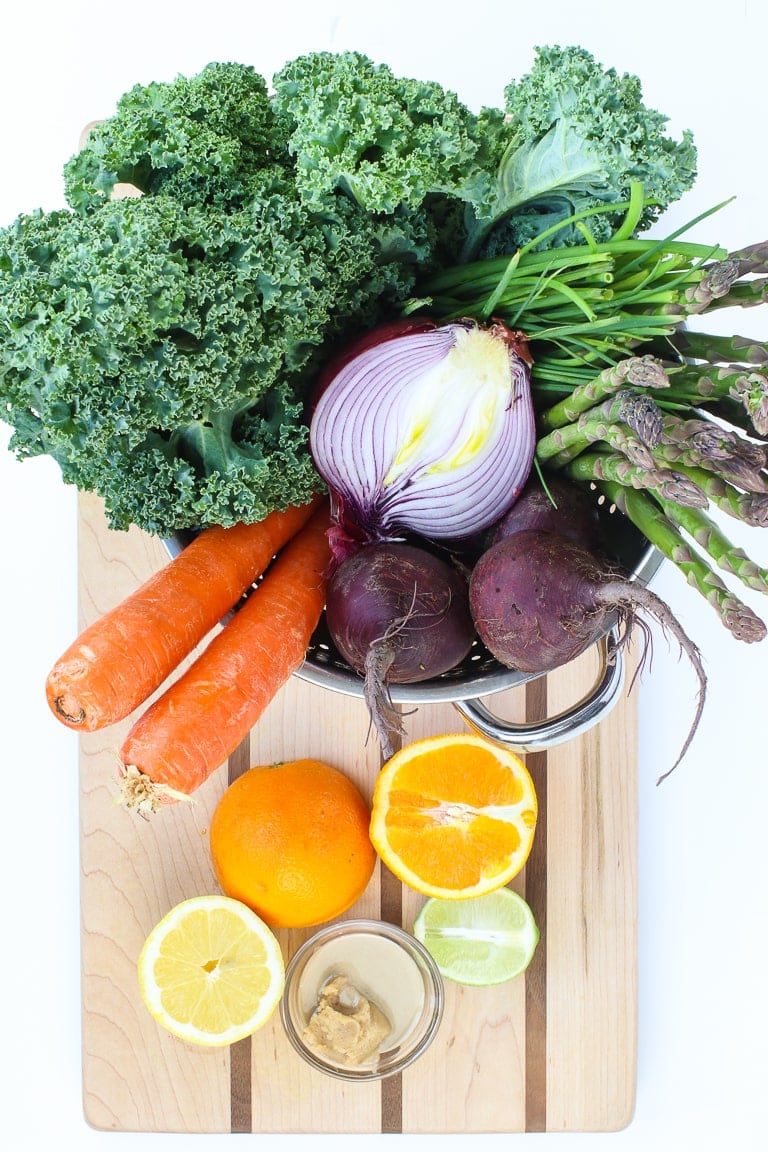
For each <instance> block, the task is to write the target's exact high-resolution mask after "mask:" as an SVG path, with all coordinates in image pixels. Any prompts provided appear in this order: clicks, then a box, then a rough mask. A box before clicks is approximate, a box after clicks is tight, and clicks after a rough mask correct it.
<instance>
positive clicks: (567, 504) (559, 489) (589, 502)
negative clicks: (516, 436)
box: [487, 472, 601, 550]
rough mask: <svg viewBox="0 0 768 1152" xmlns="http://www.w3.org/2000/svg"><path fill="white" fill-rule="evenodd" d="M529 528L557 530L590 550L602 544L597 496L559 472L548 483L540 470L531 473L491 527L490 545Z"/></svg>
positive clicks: (488, 543) (488, 539) (488, 541)
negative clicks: (513, 500)
mask: <svg viewBox="0 0 768 1152" xmlns="http://www.w3.org/2000/svg"><path fill="white" fill-rule="evenodd" d="M528 528H535V529H537V530H538V531H542V532H556V533H558V534H559V535H560V536H565V537H567V538H568V539H570V540H575V541H577V543H580V544H583V545H584V546H585V547H586V548H589V549H590V550H592V549H596V548H598V547H599V546H600V544H601V531H600V515H599V513H598V510H597V500H596V499H593V498H592V494H591V493H590V492H589V490H588V489H587V488H585V487H584V486H583V485H581V484H576V483H575V482H569V481H567V480H563V479H560V478H559V477H557V476H552V477H547V481H546V487H545V486H544V484H543V483H542V481H541V479H540V477H539V476H538V474H537V473H535V472H534V473H531V476H530V478H529V480H528V482H527V484H526V486H525V488H524V489H523V491H522V492H521V493H520V495H519V496H518V498H517V500H516V501H515V503H514V504H513V505H512V507H511V508H510V509H509V511H508V512H506V513H505V515H504V516H502V518H501V520H498V521H497V522H496V524H495V525H493V527H492V528H491V529H490V531H489V533H488V538H487V545H488V546H489V547H490V545H491V544H496V543H498V541H499V540H503V539H504V538H505V537H506V536H512V535H514V533H515V532H522V531H524V530H525V529H528Z"/></svg>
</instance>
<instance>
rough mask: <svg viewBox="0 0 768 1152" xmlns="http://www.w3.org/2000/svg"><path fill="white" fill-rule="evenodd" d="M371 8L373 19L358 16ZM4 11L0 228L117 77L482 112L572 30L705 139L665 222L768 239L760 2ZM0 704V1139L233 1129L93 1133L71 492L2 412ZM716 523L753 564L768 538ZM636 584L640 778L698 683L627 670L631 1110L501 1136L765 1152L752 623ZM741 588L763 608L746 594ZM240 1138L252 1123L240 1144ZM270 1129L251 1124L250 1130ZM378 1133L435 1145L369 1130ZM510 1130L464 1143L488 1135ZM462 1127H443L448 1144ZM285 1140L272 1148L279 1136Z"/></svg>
mask: <svg viewBox="0 0 768 1152" xmlns="http://www.w3.org/2000/svg"><path fill="white" fill-rule="evenodd" d="M364 8H366V10H367V11H369V12H370V15H366V14H365V13H364V12H363V9H364ZM12 10H13V11H18V12H23V14H22V15H10V16H9V15H8V12H7V8H6V10H5V13H4V15H3V16H2V17H0V28H1V29H2V32H3V54H2V55H3V60H2V67H1V68H0V143H1V147H0V156H2V179H1V180H0V224H7V223H10V222H11V221H12V220H13V219H14V217H15V216H16V215H17V214H18V213H19V212H22V211H28V210H31V209H32V208H34V207H37V206H42V207H43V208H46V209H52V208H56V207H60V206H62V204H63V198H62V188H61V166H62V164H63V163H64V161H65V160H66V159H67V158H68V157H69V155H70V154H71V153H72V152H73V151H74V150H75V147H76V142H77V139H78V134H79V132H80V130H81V128H82V127H83V126H84V125H85V124H86V123H87V122H88V121H90V120H92V119H97V118H100V117H104V116H108V115H109V114H110V113H111V111H112V110H113V108H114V104H115V101H116V100H117V98H118V97H119V95H120V94H121V93H122V92H124V91H125V90H127V89H128V88H129V87H131V86H132V85H133V84H134V83H137V82H148V81H150V80H165V79H171V78H173V77H174V76H175V75H176V74H178V73H180V72H181V73H188V74H189V73H193V72H196V71H199V69H200V68H202V67H203V66H204V65H205V64H206V63H208V62H209V61H210V60H214V59H218V60H225V59H231V60H238V61H240V62H243V63H251V64H253V65H255V66H256V68H257V69H258V70H259V71H260V72H262V73H263V74H264V75H265V76H266V77H267V78H269V77H270V76H271V75H272V74H273V72H274V71H275V70H276V69H277V68H279V67H280V66H281V65H282V64H283V63H284V62H285V61H286V60H288V59H290V58H292V57H293V56H295V55H298V54H299V53H301V52H305V51H310V50H314V49H333V50H341V49H346V48H350V49H357V50H360V51H363V52H365V53H367V54H368V55H370V56H372V57H373V58H374V59H377V60H380V61H384V62H386V63H389V64H390V65H391V66H392V67H393V68H394V70H395V71H396V72H399V73H400V74H403V75H412V76H417V77H420V78H423V79H435V80H439V81H441V82H442V83H443V84H444V85H445V86H447V87H451V88H454V89H455V90H457V91H458V92H459V94H460V95H461V96H462V97H463V98H464V99H465V101H466V102H467V103H469V104H470V105H471V106H473V107H475V108H479V107H480V106H481V105H482V104H484V103H485V104H499V103H500V102H501V101H502V98H503V87H504V85H505V84H506V83H507V81H508V80H509V79H511V78H513V77H516V76H519V75H521V74H522V73H523V72H524V71H526V70H527V69H528V67H529V66H530V64H531V62H532V58H533V47H534V45H536V44H554V43H560V44H566V43H578V44H582V45H583V46H584V47H586V48H588V49H589V50H590V51H592V52H593V53H594V54H595V55H596V57H597V58H598V59H599V60H600V61H601V62H602V63H603V64H605V65H606V66H607V65H612V66H614V67H616V68H617V69H618V70H619V71H630V72H634V73H636V74H637V75H639V76H640V77H641V79H642V81H643V88H644V93H645V97H646V100H647V102H648V103H649V104H650V105H651V106H654V107H656V108H658V109H660V110H661V111H663V112H665V113H666V114H667V115H668V116H669V117H670V126H669V127H670V131H671V132H672V134H674V135H676V136H677V135H679V133H680V131H681V130H682V129H683V127H690V128H692V129H693V131H694V133H695V138H696V141H697V143H698V146H699V150H700V174H699V179H698V181H697V184H696V187H695V189H694V190H693V191H692V192H691V193H689V194H688V196H687V197H686V198H685V200H684V201H683V202H682V203H681V204H680V205H678V206H676V207H675V208H674V209H673V210H671V211H670V212H669V213H668V215H667V217H666V219H665V230H671V227H672V225H673V224H674V225H677V224H681V223H683V222H684V221H685V220H687V219H689V218H691V217H693V216H694V215H696V214H697V213H698V212H699V211H701V210H703V209H704V208H707V207H709V206H710V205H712V204H714V203H717V202H719V201H721V200H724V199H726V198H727V197H729V196H731V195H735V196H736V200H735V202H734V203H733V204H732V205H731V206H729V207H728V208H727V209H725V210H723V211H722V212H720V213H719V214H718V215H717V216H716V217H715V218H714V219H713V220H710V221H709V222H708V223H706V224H705V225H703V226H701V227H700V228H699V229H697V231H696V233H694V235H695V236H696V237H697V238H701V239H707V240H713V241H717V242H719V243H722V244H725V245H726V246H728V247H730V248H731V249H734V248H736V247H738V246H739V245H743V244H746V243H750V242H754V241H757V240H764V239H766V238H768V211H766V204H765V201H766V187H768V148H766V127H765V92H766V88H765V63H764V52H765V45H766V43H768V17H767V16H766V11H768V9H766V7H764V5H763V4H762V3H759V2H757V0H755V2H754V3H748V2H745V0H735V2H730V3H723V2H722V0H716V2H703V0H691V2H681V3H674V2H671V0H666V2H665V3H655V2H651V0H646V2H645V3H644V4H642V5H632V6H629V5H619V4H616V3H615V2H606V3H593V2H588V0H582V2H581V3H578V4H577V3H574V2H573V0H564V2H557V0H549V2H548V3H547V4H533V5H531V4H518V3H513V2H511V0H504V2H503V3H502V2H493V0H471V3H468V4H466V5H463V4H460V3H452V2H451V0H443V2H442V3H427V2H424V0H421V2H420V3H414V0H409V2H407V3H401V2H399V0H398V2H392V0H390V2H388V3H386V4H384V5H378V6H376V7H373V6H372V7H371V8H370V9H367V6H364V5H363V4H361V3H359V0H357V2H354V3H348V2H347V3H336V4H328V3H321V2H317V0H315V2H308V3H303V2H302V3H296V2H292V0H288V2H287V3H283V4H276V5H275V4H271V3H261V2H259V0H252V2H250V3H246V2H237V0H217V2H216V3H214V4H211V5H208V6H205V7H203V6H199V7H197V6H196V5H195V4H194V0H193V2H191V3H190V2H189V0H187V2H186V3H175V2H162V0H152V2H151V3H148V2H146V0H129V2H128V3H124V4H113V5H105V4H103V3H102V4H95V3H66V2H64V0H59V2H51V3H40V2H38V3H34V2H33V3H31V4H29V5H25V6H24V7H23V9H22V8H21V6H18V7H17V6H13V9H12ZM766 311H768V308H765V309H760V310H759V311H756V312H753V313H752V314H745V315H737V316H736V317H735V318H733V317H724V319H723V324H724V330H725V331H730V332H731V333H733V332H737V331H743V332H746V333H747V334H749V335H755V336H760V337H762V338H763V339H765V338H766V337H768V322H767V321H766V316H765V315H764V313H765V312H766ZM0 430H2V443H1V444H0V493H2V497H1V498H2V508H3V524H4V533H3V544H2V559H1V560H0V564H2V572H3V579H4V583H3V592H4V601H5V611H4V620H5V628H4V636H3V639H4V642H5V643H4V652H3V659H2V662H0V668H1V669H2V672H1V675H2V700H3V704H4V709H3V711H4V715H5V724H4V730H5V739H4V748H3V751H4V755H3V760H4V765H3V767H4V773H3V777H4V809H3V827H2V835H0V846H1V849H2V873H0V874H1V875H2V876H3V904H2V910H3V911H2V936H3V946H2V950H1V954H0V963H1V964H2V985H1V987H2V999H3V1009H2V1015H1V1017H0V1018H1V1019H2V1030H3V1039H4V1045H3V1046H4V1050H5V1053H6V1067H5V1068H4V1071H3V1080H2V1102H3V1103H2V1112H1V1113H0V1125H1V1130H2V1131H3V1144H4V1146H6V1147H8V1148H13V1149H26V1148H32V1147H37V1146H38V1145H39V1144H40V1143H42V1142H50V1143H52V1142H54V1141H55V1142H56V1143H57V1144H60V1143H64V1142H66V1141H69V1142H70V1143H72V1141H73V1138H74V1140H76V1143H77V1146H78V1147H79V1148H80V1149H81V1150H83V1152H87V1150H90V1149H97V1148H98V1149H107V1148H110V1149H114V1148H120V1149H129V1148H130V1149H133V1148H138V1147H141V1148H142V1149H145V1150H146V1152H149V1150H150V1149H155V1148H169V1149H170V1148H174V1149H176V1148H178V1147H182V1146H183V1147H189V1148H192V1147H196V1148H200V1147H202V1148H204V1149H205V1152H209V1150H210V1152H212V1150H213V1149H214V1148H217V1149H218V1148H222V1149H223V1148H224V1147H225V1146H226V1147H230V1145H231V1137H225V1136H218V1137H217V1136H205V1137H204V1136H200V1137H190V1136H186V1137H185V1136H168V1135H165V1136H163V1135H158V1136H147V1135H142V1136H137V1135H133V1134H107V1133H103V1132H95V1131H93V1130H91V1129H90V1128H88V1126H87V1125H86V1123H85V1121H84V1120H83V1116H82V1110H81V1077H80V1036H79V1029H80V995H79V994H80V989H79V952H78V949H79V910H78V814H77V790H78V784H77V747H76V738H75V736H74V735H73V734H72V733H70V732H69V731H67V730H66V729H64V728H62V727H61V726H59V725H57V724H56V722H55V720H54V719H53V718H52V716H51V715H50V714H49V712H48V710H47V707H46V705H45V703H44V699H43V683H44V678H45V675H46V672H47V671H48V669H49V667H50V665H51V664H52V663H53V661H54V660H55V658H56V657H57V656H58V655H59V654H60V652H61V651H62V650H63V648H64V647H65V646H66V645H67V644H69V642H70V641H71V640H72V639H73V638H74V636H75V634H76V561H75V529H76V519H75V498H74V493H73V492H72V491H71V490H69V489H66V488H65V487H64V486H63V484H62V483H61V481H60V479H59V476H58V473H57V471H56V469H55V467H54V466H53V465H52V464H51V462H50V461H48V460H47V459H39V460H35V461H28V462H26V463H24V464H20V463H18V462H17V461H16V460H15V459H14V458H13V456H12V455H11V453H10V452H8V451H6V444H7V429H6V428H5V426H4V425H0ZM727 527H728V530H729V532H731V534H732V535H734V536H735V539H736V540H737V541H738V542H740V543H741V544H742V545H744V546H746V547H747V550H748V551H749V552H750V554H751V555H752V556H753V558H755V559H756V560H758V561H760V562H761V563H763V564H764V565H766V566H768V538H766V537H768V533H765V534H762V533H761V532H760V531H758V530H756V529H753V530H750V531H748V532H746V533H744V532H742V533H735V531H734V529H733V522H729V523H728V525H727ZM653 587H654V589H655V590H656V591H657V592H658V593H659V594H660V595H662V596H663V597H664V598H665V599H667V601H668V602H669V604H670V605H671V606H672V607H673V609H674V610H675V611H676V613H677V615H678V616H679V618H680V620H681V621H682V623H683V625H684V626H685V628H686V629H687V630H688V632H689V634H690V635H691V636H693V638H694V639H695V640H696V641H697V642H698V644H699V646H700V648H701V649H702V652H703V655H704V659H705V661H706V665H707V671H708V674H709V682H710V683H709V701H708V705H707V709H706V713H705V717H704V720H703V722H702V725H701V727H700V729H699V734H698V736H697V738H696V741H695V745H694V746H693V748H692V749H691V751H690V753H689V755H688V756H687V758H686V759H685V760H684V762H683V763H682V764H681V766H680V767H679V769H678V770H677V772H676V773H675V774H674V775H673V776H672V777H671V778H670V779H669V780H668V781H667V782H666V783H665V784H664V785H663V786H662V787H660V788H657V787H656V786H655V780H656V777H657V775H658V774H659V772H660V771H663V770H664V769H665V768H666V767H667V766H669V764H670V763H671V761H672V759H673V758H674V756H675V755H676V752H677V749H678V747H679V745H680V743H681V741H682V739H683V737H684V735H685V732H686V731H687V724H688V721H689V719H690V716H691V709H692V705H693V696H694V689H695V685H694V681H693V678H692V676H691V674H690V673H689V671H688V669H687V667H686V666H685V663H684V661H682V660H680V659H679V658H678V653H677V651H676V650H674V649H671V648H670V647H669V646H668V644H667V643H666V641H665V639H664V638H663V637H659V636H657V639H656V643H655V645H654V653H653V664H652V667H651V668H650V669H647V670H646V672H645V674H644V676H643V680H642V683H641V685H640V688H639V693H640V697H639V699H640V708H641V749H640V753H641V763H640V777H641V812H640V867H639V887H640V1042H639V1071H638V1091H637V1108H636V1114H635V1118H634V1120H633V1122H632V1123H631V1124H630V1126H629V1127H628V1128H627V1129H625V1130H624V1131H622V1132H619V1133H616V1134H609V1135H604V1136H594V1135H565V1136H564V1135H553V1134H549V1135H546V1136H517V1137H515V1138H514V1143H515V1147H520V1148H522V1147H525V1148H528V1147H532V1146H533V1145H534V1144H535V1145H536V1147H538V1148H541V1147H542V1145H543V1147H544V1148H546V1149H550V1148H551V1149H552V1150H553V1152H554V1149H555V1148H558V1149H559V1148H561V1147H568V1148H569V1149H570V1148H585V1147H587V1148H592V1147H595V1148H600V1149H606V1150H607V1149H610V1150H611V1152H613V1150H614V1149H622V1150H629V1149H643V1152H647V1149H648V1148H649V1147H653V1148H654V1152H666V1150H668V1149H669V1150H671V1149H675V1150H676V1152H679V1150H680V1149H688V1148H695V1147H696V1146H697V1145H698V1144H699V1142H702V1141H704V1140H705V1139H706V1140H708V1141H713V1142H714V1141H716V1140H718V1139H721V1140H723V1141H727V1144H728V1147H729V1148H732V1149H733V1150H734V1152H745V1150H751V1149H757V1148H765V1147H766V1134H765V1128H766V1121H765V1115H766V1114H765V1104H764V1100H765V1093H766V1080H767V1078H768V1040H767V1039H766V1033H767V1031H768V997H767V996H766V963H765V944H764V940H765V934H766V889H767V888H768V883H767V882H768V864H766V849H765V844H766V835H765V831H766V813H767V812H768V787H767V786H766V752H765V732H766V723H765V721H766V693H765V688H764V685H765V682H766V681H765V673H766V671H767V670H768V641H766V642H764V643H763V644H759V645H752V646H746V645H743V644H738V643H737V642H736V641H734V640H732V639H731V638H730V636H729V635H728V634H727V633H726V631H725V629H724V628H723V626H722V625H721V624H720V623H719V621H718V620H717V618H716V616H715V613H714V612H713V611H712V609H711V608H710V607H709V606H708V605H707V604H705V603H703V601H701V600H700V598H699V596H698V595H697V594H696V593H695V592H694V591H693V590H691V589H689V588H688V587H687V586H686V585H685V583H684V581H683V579H682V577H681V576H680V575H679V573H678V572H677V571H676V570H673V569H672V568H671V567H670V566H669V565H667V566H665V567H664V569H663V570H662V572H661V574H660V575H659V576H658V577H657V578H656V580H655V581H654V585H653ZM744 599H745V600H747V602H748V603H750V604H751V605H752V607H753V608H755V610H756V611H758V612H762V613H763V614H765V613H766V609H768V600H765V599H764V598H763V597H761V596H760V595H758V594H757V593H745V594H744ZM257 1139H259V1138H257ZM286 1139H290V1138H281V1137H264V1138H260V1139H259V1146H260V1147H270V1148H271V1147H278V1146H283V1145H284V1144H285V1142H286ZM296 1139H297V1140H298V1141H299V1142H300V1143H301V1146H303V1147H309V1146H310V1145H311V1146H312V1147H314V1148H320V1147H322V1148H331V1147H333V1148H336V1147H339V1146H342V1147H349V1146H351V1145H352V1143H353V1142H354V1146H355V1147H356V1148H369V1147H372V1146H373V1144H374V1142H375V1141H377V1140H381V1139H384V1138H383V1137H378V1138H377V1137H367V1138H366V1137H363V1138H358V1137H347V1138H342V1139H339V1138H338V1137H333V1138H330V1137H322V1136H313V1137H298V1138H296ZM387 1139H389V1140H390V1141H392V1140H394V1142H395V1144H396V1146H397V1147H398V1148H400V1147H405V1146H406V1145H410V1146H415V1144H416V1142H417V1141H420V1143H421V1144H424V1143H426V1144H427V1145H431V1144H433V1143H434V1145H435V1146H437V1138H432V1137H420V1138H419V1137H408V1136H403V1137H388V1138H387ZM509 1140H510V1137H509V1136H508V1135H499V1136H494V1135H489V1136H485V1137H481V1138H479V1142H480V1143H481V1144H482V1145H483V1147H488V1148H495V1147H502V1146H503V1147H505V1148H507V1147H508V1146H509ZM459 1141H461V1143H462V1146H463V1145H464V1143H465V1142H466V1136H462V1135H461V1134H457V1135H456V1136H455V1137H449V1138H447V1139H446V1138H442V1139H441V1140H440V1144H441V1146H442V1147H444V1146H446V1145H451V1146H456V1145H457V1144H458V1142H459ZM292 1146H293V1145H292Z"/></svg>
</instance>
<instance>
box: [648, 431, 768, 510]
mask: <svg viewBox="0 0 768 1152" xmlns="http://www.w3.org/2000/svg"><path fill="white" fill-rule="evenodd" d="M653 447H654V450H655V451H654V455H655V457H656V459H657V460H659V461H660V462H662V463H664V464H670V465H677V464H688V465H694V466H698V467H701V468H706V469H708V470H709V471H711V472H716V473H717V475H718V476H720V477H721V479H723V480H725V481H727V482H728V483H730V484H733V485H734V486H735V487H738V488H745V489H746V490H747V491H748V492H757V493H762V492H768V475H767V474H766V471H765V469H766V467H768V450H767V449H766V447H765V445H763V444H758V443H756V442H754V441H752V440H747V439H746V438H745V437H743V436H740V435H738V434H737V433H736V432H734V431H733V430H731V429H729V428H725V427H723V426H722V425H721V424H720V423H718V422H716V421H714V420H707V419H698V418H692V419H682V418H681V417H679V416H678V415H676V414H675V413H665V414H664V416H663V417H662V432H661V436H660V438H659V441H658V442H657V443H656V444H655V445H654V446H653Z"/></svg>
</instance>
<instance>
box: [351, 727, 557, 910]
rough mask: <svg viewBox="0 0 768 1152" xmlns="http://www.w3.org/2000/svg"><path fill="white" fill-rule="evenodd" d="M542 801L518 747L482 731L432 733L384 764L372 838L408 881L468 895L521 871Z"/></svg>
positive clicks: (452, 895) (421, 888) (427, 889)
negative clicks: (488, 737)
mask: <svg viewBox="0 0 768 1152" xmlns="http://www.w3.org/2000/svg"><path fill="white" fill-rule="evenodd" d="M537 814H538V803H537V799H536V792H535V789H534V785H533V781H532V779H531V776H530V773H529V772H528V770H527V768H526V767H525V764H524V763H523V761H522V760H521V759H520V757H519V756H516V755H515V754H514V753H513V752H511V751H509V750H508V749H506V748H503V747H501V746H499V745H495V744H491V743H490V742H489V741H487V740H485V739H483V738H482V737H480V736H476V735H474V734H470V733H459V734H451V735H445V736H430V737H426V738H424V739H422V740H416V741H414V742H413V743H411V744H408V745H407V746H406V747H405V748H403V749H402V750H401V751H400V752H396V753H395V755H394V756H393V757H391V759H390V760H389V761H388V762H387V763H386V764H385V765H384V767H383V769H382V770H381V773H380V774H379V777H378V779H377V781H376V787H375V789H374V795H373V804H372V813H371V826H370V836H371V841H372V843H373V845H374V847H375V849H376V851H377V852H378V854H379V856H380V857H381V859H382V860H383V862H384V863H385V864H386V865H387V867H388V868H389V869H390V870H391V871H392V872H393V873H394V874H395V875H396V876H397V877H398V878H399V879H400V880H402V882H403V883H404V884H407V885H408V886H409V887H411V888H414V889H415V890H416V891H417V892H422V893H424V894H425V895H427V896H436V897H440V898H442V899H468V898H470V897H473V896H480V895H483V894H485V893H486V892H493V891H494V890H495V889H497V888H501V887H502V886H503V885H504V884H507V883H508V882H509V881H510V880H511V879H512V878H513V877H514V876H516V875H517V873H518V872H519V871H520V870H521V868H522V867H523V865H524V864H525V862H526V860H527V859H528V855H529V854H530V851H531V846H532V844H533V836H534V832H535V829H536V818H537Z"/></svg>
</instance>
